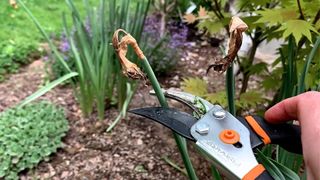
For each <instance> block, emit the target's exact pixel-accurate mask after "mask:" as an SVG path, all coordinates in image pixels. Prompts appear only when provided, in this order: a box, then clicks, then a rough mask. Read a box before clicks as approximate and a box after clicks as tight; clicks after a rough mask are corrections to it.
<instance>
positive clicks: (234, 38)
mask: <svg viewBox="0 0 320 180" xmlns="http://www.w3.org/2000/svg"><path fill="white" fill-rule="evenodd" d="M247 29H248V26H247V24H246V23H244V22H243V21H242V20H241V19H240V18H239V17H236V16H234V17H232V19H231V21H230V24H229V32H230V39H229V43H228V44H229V50H228V53H227V56H225V57H224V58H222V59H220V60H218V61H217V62H216V63H215V64H212V65H210V66H209V67H208V69H207V73H208V72H209V70H210V69H211V68H213V70H215V71H218V72H220V73H223V72H225V71H226V70H227V69H228V67H229V66H230V64H231V63H232V62H233V61H234V59H235V58H236V56H237V53H238V51H239V49H240V47H241V44H242V33H243V32H244V31H246V30H247Z"/></svg>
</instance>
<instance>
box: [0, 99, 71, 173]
mask: <svg viewBox="0 0 320 180" xmlns="http://www.w3.org/2000/svg"><path fill="white" fill-rule="evenodd" d="M67 130H68V121H67V120H66V117H65V115H64V111H63V110H62V109H61V108H58V107H56V106H54V105H52V104H50V103H48V102H37V103H34V104H29V105H26V106H24V107H14V108H11V109H7V110H6V111H4V112H1V114H0V142H1V143H0V178H1V179H2V178H4V179H19V178H18V173H19V172H21V171H23V170H25V169H32V168H33V167H35V166H36V165H37V164H38V163H39V162H40V161H42V160H44V159H45V158H46V157H48V156H49V155H50V154H52V153H54V152H56V151H57V148H59V147H61V146H62V142H61V138H62V137H63V136H65V133H66V132H67Z"/></svg>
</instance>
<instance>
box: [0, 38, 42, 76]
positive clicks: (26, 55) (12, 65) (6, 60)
mask: <svg viewBox="0 0 320 180" xmlns="http://www.w3.org/2000/svg"><path fill="white" fill-rule="evenodd" d="M41 54H42V49H41V48H38V47H37V45H36V44H34V43H29V42H27V41H23V42H20V41H19V42H17V41H13V40H7V41H2V42H0V82H1V81H3V80H5V76H6V75H7V74H9V73H16V72H18V70H19V67H20V66H23V65H26V64H29V63H30V62H32V61H33V60H35V59H39V58H40V57H41Z"/></svg>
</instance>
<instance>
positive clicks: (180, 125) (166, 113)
mask: <svg viewBox="0 0 320 180" xmlns="http://www.w3.org/2000/svg"><path fill="white" fill-rule="evenodd" d="M129 112H131V113H133V114H137V115H140V116H143V117H146V118H149V119H152V120H154V121H156V122H158V123H161V124H162V125H164V126H166V127H167V128H169V129H171V130H173V131H174V132H176V133H178V134H179V135H181V136H183V137H185V138H187V139H189V140H191V141H195V139H194V138H193V137H192V135H191V133H190V129H191V127H192V125H193V124H195V123H196V122H197V119H196V118H195V117H193V116H191V115H189V114H187V113H184V112H180V111H178V110H175V109H172V108H162V107H148V108H140V109H133V110H130V111H129Z"/></svg>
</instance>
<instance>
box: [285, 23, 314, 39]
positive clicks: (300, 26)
mask: <svg viewBox="0 0 320 180" xmlns="http://www.w3.org/2000/svg"><path fill="white" fill-rule="evenodd" d="M279 31H284V32H283V37H284V38H287V37H289V36H290V35H293V37H294V38H295V40H296V43H298V42H299V41H300V39H301V38H302V36H305V37H307V39H308V40H309V41H310V42H312V38H311V32H310V31H313V32H315V33H317V34H319V33H318V32H317V30H316V29H315V28H314V27H313V26H312V24H311V23H309V22H307V21H304V20H289V21H286V22H284V23H283V24H282V26H281V27H280V29H279Z"/></svg>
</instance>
